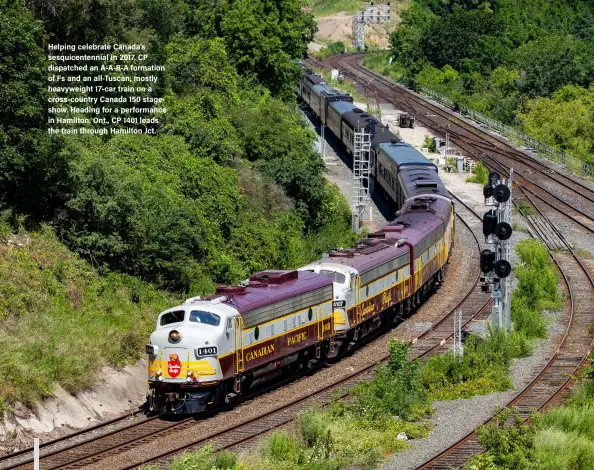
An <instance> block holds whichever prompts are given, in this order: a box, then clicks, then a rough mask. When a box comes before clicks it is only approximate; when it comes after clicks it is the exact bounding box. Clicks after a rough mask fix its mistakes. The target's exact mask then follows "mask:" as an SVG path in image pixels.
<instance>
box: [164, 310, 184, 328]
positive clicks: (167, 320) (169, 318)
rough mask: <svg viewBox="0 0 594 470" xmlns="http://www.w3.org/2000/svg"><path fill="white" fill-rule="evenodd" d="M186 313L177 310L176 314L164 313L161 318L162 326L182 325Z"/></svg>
mask: <svg viewBox="0 0 594 470" xmlns="http://www.w3.org/2000/svg"><path fill="white" fill-rule="evenodd" d="M185 313H186V312H184V311H183V310H177V311H175V312H167V313H164V314H163V316H162V317H161V326H163V325H169V324H171V323H181V322H183V321H184V315H185Z"/></svg>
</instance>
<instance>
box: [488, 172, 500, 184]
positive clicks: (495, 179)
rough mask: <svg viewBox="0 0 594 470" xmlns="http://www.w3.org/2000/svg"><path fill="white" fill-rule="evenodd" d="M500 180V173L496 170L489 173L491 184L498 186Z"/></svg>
mask: <svg viewBox="0 0 594 470" xmlns="http://www.w3.org/2000/svg"><path fill="white" fill-rule="evenodd" d="M499 181H501V176H499V173H497V172H496V171H492V172H491V173H489V183H488V185H489V186H496V185H497V183H499Z"/></svg>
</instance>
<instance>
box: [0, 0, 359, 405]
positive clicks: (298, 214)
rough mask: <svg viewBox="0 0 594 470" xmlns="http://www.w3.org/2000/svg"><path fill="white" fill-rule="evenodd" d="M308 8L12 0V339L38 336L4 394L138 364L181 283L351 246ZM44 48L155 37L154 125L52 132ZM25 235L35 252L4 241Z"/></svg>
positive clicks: (5, 78)
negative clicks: (300, 81) (321, 137)
mask: <svg viewBox="0 0 594 470" xmlns="http://www.w3.org/2000/svg"><path fill="white" fill-rule="evenodd" d="M303 6H304V5H303V3H302V2H301V1H300V0H274V1H272V2H269V1H264V0H255V1H254V0H250V1H246V0H231V1H225V2H193V1H190V0H187V1H186V0H143V1H141V0H118V1H115V0H104V1H103V0H102V1H101V2H85V1H82V0H64V1H59V2H57V1H50V2H45V1H41V0H31V1H28V2H14V1H11V0H0V21H1V23H2V28H1V29H0V154H1V155H2V157H1V158H0V210H4V209H6V208H8V209H11V210H12V212H11V214H12V215H11V216H10V218H13V219H15V220H20V221H22V222H23V224H24V226H25V227H26V229H27V232H24V229H23V228H19V227H17V225H18V224H13V226H8V225H7V224H6V223H0V253H2V254H1V255H0V256H5V264H6V263H8V261H6V259H8V260H10V262H11V263H15V266H16V268H13V269H9V268H8V267H7V265H6V266H3V267H4V271H2V267H0V276H1V282H0V292H1V293H2V296H0V312H2V313H1V314H0V322H1V323H0V326H1V328H0V330H1V331H2V332H3V333H2V334H0V341H1V342H2V343H3V344H4V343H7V342H8V339H9V338H10V337H11V336H10V335H11V334H12V335H13V336H12V343H16V341H15V339H14V338H20V337H21V336H20V335H21V333H20V332H22V334H23V335H25V334H28V336H27V337H26V338H25V337H24V336H23V339H22V341H21V342H20V343H19V344H18V346H17V345H16V344H15V345H13V346H12V349H11V348H5V351H4V352H3V353H0V356H1V358H0V370H2V371H5V370H6V371H7V372H6V373H5V374H4V375H5V381H4V382H3V383H5V384H6V386H5V387H3V388H2V391H1V392H0V399H7V400H9V401H12V400H23V401H25V402H27V403H31V402H32V401H34V400H35V399H36V398H38V397H40V396H47V395H50V394H51V392H52V388H53V384H54V382H57V383H60V384H61V385H62V386H63V387H64V388H66V389H67V390H69V391H77V390H80V389H82V388H85V387H88V386H89V385H91V384H92V382H93V381H94V380H95V378H96V377H98V375H97V374H89V373H88V371H89V370H95V369H96V368H97V367H101V366H103V365H117V366H121V365H124V364H126V363H129V362H131V361H134V360H136V359H137V358H138V357H139V356H140V354H141V352H142V350H143V344H144V338H146V335H147V333H148V331H149V330H150V327H151V323H152V319H153V318H154V316H155V315H156V314H157V313H158V311H159V310H162V309H164V308H165V307H169V306H170V305H171V303H172V302H174V301H177V295H179V294H180V293H191V294H205V293H211V292H212V291H213V290H214V287H215V285H216V284H217V283H230V282H237V281H239V280H242V279H245V277H247V275H248V274H250V273H253V272H254V271H259V270H263V269H274V268H284V269H286V268H293V267H297V266H299V265H303V264H306V263H308V262H310V261H312V260H313V259H315V258H316V257H317V256H319V255H320V254H321V253H322V252H324V251H328V250H329V249H331V248H333V247H335V246H340V245H342V246H344V245H350V244H351V241H352V239H353V234H352V232H351V230H350V224H351V222H350V209H349V206H348V204H347V202H346V201H345V199H344V197H342V195H341V193H340V191H338V189H337V188H336V187H335V186H332V185H330V184H329V183H327V182H326V180H325V178H324V165H323V162H322V160H321V158H320V157H319V155H317V154H316V153H315V152H314V151H313V150H312V148H313V145H312V144H313V141H314V138H315V136H314V134H313V132H311V131H310V130H309V129H308V128H307V126H306V125H305V124H304V123H303V122H302V119H301V115H300V114H299V112H298V108H297V106H296V103H295V100H294V91H293V90H294V82H295V79H296V78H298V76H299V73H301V71H300V68H299V67H298V66H297V64H296V63H295V59H297V58H300V57H301V56H302V55H303V53H304V51H305V50H306V47H307V43H308V42H309V41H310V40H311V38H312V36H313V33H314V30H315V24H314V22H313V17H312V15H310V14H309V13H307V12H305V11H304V10H303V8H302V7H303ZM48 42H49V43H57V44H92V43H95V44H116V43H117V44H146V46H147V48H148V50H147V54H148V58H147V63H155V64H163V65H165V70H166V71H165V72H163V73H162V74H159V77H158V78H159V80H158V82H157V83H158V84H157V85H156V86H155V90H153V93H156V94H158V95H159V96H161V95H162V96H164V97H165V99H166V102H165V106H166V107H167V110H168V111H167V113H165V114H163V115H161V116H160V117H159V119H160V122H159V124H158V125H155V131H156V134H157V135H156V136H149V135H125V134H120V135H115V136H102V137H96V136H90V135H79V136H69V137H68V138H63V137H55V136H50V135H49V134H48V133H47V129H46V123H47V118H48V115H47V103H48V97H49V96H50V94H49V93H50V92H49V91H48V87H47V77H46V72H47V67H48V65H49V64H48V62H47V59H46V50H45V48H46V46H47V43H48ZM89 127H91V126H89ZM3 220H4V219H3ZM19 230H21V232H19ZM15 233H16V234H15ZM25 236H27V237H30V239H31V240H34V242H33V244H32V245H31V247H30V248H27V249H24V248H23V249H22V250H21V249H17V248H14V247H13V246H12V245H11V246H10V247H8V246H7V245H5V244H6V243H8V242H9V241H11V243H12V240H13V238H14V237H17V238H19V237H25ZM68 249H69V250H71V251H68ZM28 250H33V251H32V252H29V251H28ZM56 253H59V255H58V254H56ZM46 257H49V260H46V259H45V258H46ZM54 258H55V259H54ZM0 259H1V258H0ZM0 262H1V261H0ZM39 263H41V264H42V265H41V266H38V264H39ZM54 264H55V266H54ZM25 268H26V269H25ZM26 270H28V271H30V276H29V278H27V277H26V276H25V271H26ZM131 276H134V277H131ZM146 282H150V283H151V285H148V284H146ZM155 288H157V289H162V290H165V291H173V292H175V293H176V294H174V295H169V294H166V293H164V292H159V291H157V290H155ZM42 300H43V301H42ZM97 331H98V332H99V333H97ZM91 332H95V335H96V337H93V336H92V335H91ZM108 340H109V344H108ZM15 348H16V349H15ZM81 351H82V352H81ZM79 352H80V354H79ZM10 354H12V355H10ZM98 358H99V359H98ZM25 366H26V367H28V370H27V371H25V370H24V369H23V367H25ZM3 373H4V372H3Z"/></svg>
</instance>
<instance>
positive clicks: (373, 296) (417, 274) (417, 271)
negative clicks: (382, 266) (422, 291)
mask: <svg viewBox="0 0 594 470" xmlns="http://www.w3.org/2000/svg"><path fill="white" fill-rule="evenodd" d="M438 253H439V251H438V252H437V253H435V254H434V255H433V256H432V257H431V258H429V259H428V260H427V263H425V265H427V264H429V262H430V261H431V260H433V259H434V258H435V257H436V256H437V254H438ZM417 259H418V258H417ZM425 265H423V264H422V263H421V268H419V269H417V270H416V271H415V280H417V281H418V278H419V273H420V272H421V271H422V269H423V266H425ZM395 272H396V271H392V272H391V273H389V274H386V275H385V276H383V277H380V278H377V279H376V280H375V281H372V282H377V281H379V280H381V279H385V278H386V277H388V276H391V275H392V274H394V273H395ZM408 280H410V276H408V277H407V278H406V279H403V280H402V281H398V282H397V283H396V284H392V285H390V286H389V287H387V288H385V289H384V290H382V291H380V292H379V293H377V294H375V295H372V296H370V297H367V298H365V300H362V301H361V302H359V303H358V304H355V305H353V307H351V308H356V307H358V306H359V305H361V304H363V303H365V302H367V301H368V300H369V299H374V298H375V297H377V296H378V295H382V294H383V293H384V292H386V291H388V290H390V289H393V288H394V287H397V286H399V285H400V284H402V283H404V282H406V281H408ZM369 284H371V282H370V283H369ZM369 284H365V285H366V286H367V285H369ZM363 287H364V286H361V287H360V288H361V289H362V288H363ZM414 288H415V291H416V290H417V289H416V286H415V287H414Z"/></svg>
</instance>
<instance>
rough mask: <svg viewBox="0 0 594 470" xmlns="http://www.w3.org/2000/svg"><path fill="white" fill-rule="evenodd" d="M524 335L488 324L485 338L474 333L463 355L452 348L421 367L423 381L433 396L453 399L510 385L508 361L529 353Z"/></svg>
mask: <svg viewBox="0 0 594 470" xmlns="http://www.w3.org/2000/svg"><path fill="white" fill-rule="evenodd" d="M526 352H527V351H526V345H525V344H524V342H523V341H522V338H521V337H518V336H517V335H514V334H509V335H508V334H506V332H505V331H504V330H502V329H499V328H491V327H490V328H489V332H488V335H487V337H486V338H484V339H483V338H481V337H480V336H478V335H471V336H469V337H468V338H467V339H466V342H465V344H464V354H463V356H462V358H461V359H459V358H455V357H454V354H453V352H448V353H445V354H440V355H436V356H433V357H431V358H430V359H429V360H428V361H426V362H425V364H424V366H423V367H422V369H421V373H420V381H421V384H422V385H423V387H424V388H425V389H426V390H427V391H428V392H429V393H430V396H431V398H432V399H446V400H452V399H456V398H468V397H471V396H474V395H484V394H488V393H491V392H494V391H502V390H506V389H508V388H509V387H511V381H510V378H509V369H508V367H509V363H510V362H511V359H512V358H514V357H519V356H520V355H525V354H526Z"/></svg>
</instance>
